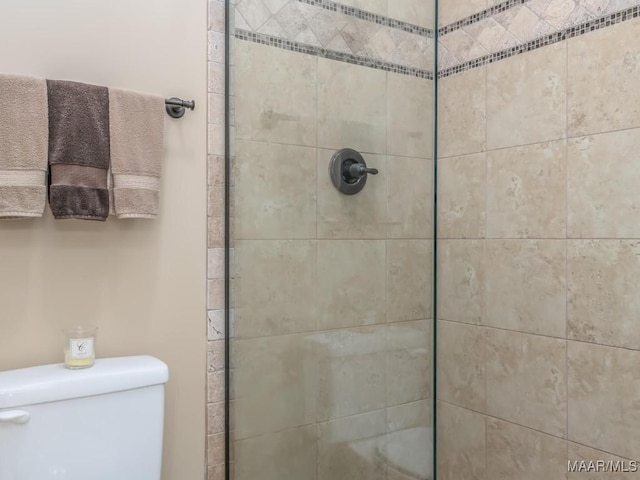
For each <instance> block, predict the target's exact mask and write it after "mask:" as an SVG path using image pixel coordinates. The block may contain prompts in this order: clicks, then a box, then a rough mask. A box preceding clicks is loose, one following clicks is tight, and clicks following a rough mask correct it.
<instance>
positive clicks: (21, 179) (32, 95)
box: [0, 74, 49, 218]
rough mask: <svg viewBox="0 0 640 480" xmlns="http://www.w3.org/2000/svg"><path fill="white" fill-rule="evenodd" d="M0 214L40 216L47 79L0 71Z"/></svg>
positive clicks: (43, 190)
mask: <svg viewBox="0 0 640 480" xmlns="http://www.w3.org/2000/svg"><path fill="white" fill-rule="evenodd" d="M0 108H2V113H1V114H0V218H29V217H41V216H42V214H43V213H44V206H45V204H46V198H47V148H48V138H49V126H48V118H47V114H48V111H47V83H46V81H45V80H44V79H39V78H33V77H24V76H18V75H6V74H0Z"/></svg>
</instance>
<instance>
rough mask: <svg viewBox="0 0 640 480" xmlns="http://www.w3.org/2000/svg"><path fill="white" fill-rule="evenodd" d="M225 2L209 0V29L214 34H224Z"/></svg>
mask: <svg viewBox="0 0 640 480" xmlns="http://www.w3.org/2000/svg"><path fill="white" fill-rule="evenodd" d="M224 15H225V13H224V2H223V1H220V0H209V10H208V17H209V25H208V29H209V30H213V31H214V32H224Z"/></svg>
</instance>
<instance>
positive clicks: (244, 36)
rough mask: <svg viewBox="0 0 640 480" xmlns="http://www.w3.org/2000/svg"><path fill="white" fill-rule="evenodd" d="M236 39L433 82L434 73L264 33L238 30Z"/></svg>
mask: <svg viewBox="0 0 640 480" xmlns="http://www.w3.org/2000/svg"><path fill="white" fill-rule="evenodd" d="M235 38H237V39H239V40H247V41H249V42H254V43H262V44H264V45H269V46H271V47H276V48H281V49H283V50H290V51H293V52H298V53H305V54H307V55H314V56H317V57H323V58H328V59H330V60H337V61H340V62H346V63H351V64H354V65H361V66H363V67H369V68H375V69H377V70H384V71H387V72H393V73H399V74H402V75H409V76H411V77H419V78H425V79H428V80H433V72H432V71H429V70H422V69H419V68H412V67H407V66H406V65H398V64H395V63H389V62H384V61H381V60H374V59H371V58H367V57H363V56H358V55H353V54H350V53H344V52H338V51H335V50H328V49H326V48H320V47H315V46H312V45H307V44H304V43H299V42H295V41H292V40H286V39H283V38H280V37H273V36H270V35H265V34H263V33H255V32H248V31H246V30H240V29H237V28H236V32H235Z"/></svg>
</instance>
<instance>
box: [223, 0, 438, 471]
mask: <svg viewBox="0 0 640 480" xmlns="http://www.w3.org/2000/svg"><path fill="white" fill-rule="evenodd" d="M346 3H347V2H345V4H346ZM397 3H401V4H402V5H397ZM258 4H259V6H258ZM357 7H358V8H354V6H351V5H342V4H338V3H334V2H327V1H304V2H303V1H289V2H287V1H280V2H273V1H272V2H269V1H264V2H248V1H246V0H244V1H240V2H237V5H236V7H235V12H234V14H235V20H234V23H235V26H236V28H235V39H234V45H233V48H232V58H231V60H232V64H233V65H232V67H231V68H232V82H233V83H232V85H231V93H232V95H233V97H232V100H233V101H232V104H233V105H234V106H235V108H234V117H235V119H234V121H233V125H232V130H233V137H234V141H233V145H232V157H231V163H232V166H231V182H230V188H231V190H230V194H231V201H230V205H229V209H230V210H229V213H230V216H231V251H230V255H231V259H232V262H231V270H230V279H229V281H230V285H231V308H232V310H231V331H230V332H229V333H230V337H231V339H230V357H231V363H230V368H231V371H230V379H231V381H230V386H229V387H230V390H229V395H230V407H231V410H230V415H231V422H230V428H231V432H230V435H231V450H232V458H231V464H232V468H231V470H230V471H231V476H230V478H234V479H237V480H255V479H260V480H316V479H317V480H358V479H362V480H377V479H389V480H399V479H405V480H409V479H423V480H424V479H432V478H433V476H432V469H433V461H432V457H433V408H432V404H433V391H432V390H433V377H434V375H433V343H434V342H433V321H432V284H433V280H432V279H433V260H432V258H433V249H434V242H433V160H432V152H433V145H432V144H433V133H432V132H433V131H434V125H433V116H434V115H433V109H434V100H433V74H432V71H433V63H434V59H433V30H432V25H431V24H432V22H433V20H432V18H433V15H432V10H433V5H430V4H428V2H423V1H415V2H411V1H405V2H392V1H391V0H389V2H387V1H386V0H385V1H382V2H381V1H376V0H366V1H362V2H357ZM344 148H350V149H353V150H355V151H356V152H358V154H360V155H361V158H362V159H363V160H364V162H366V165H367V167H368V168H373V169H377V170H378V174H377V175H374V174H373V173H366V172H363V171H360V168H359V167H358V166H357V165H355V167H353V168H351V169H350V167H352V166H353V162H351V163H349V162H347V164H346V165H342V167H341V168H338V169H336V172H337V173H335V172H334V179H337V180H341V181H343V182H346V183H347V184H351V185H353V184H356V183H359V182H361V179H360V177H361V176H364V177H366V184H365V185H364V188H362V190H361V191H359V192H358V193H353V194H345V193H343V192H341V191H340V190H339V189H338V188H336V186H335V185H334V183H333V181H332V177H331V175H330V171H329V166H330V163H331V160H332V158H334V157H335V156H336V152H338V151H339V150H341V149H344ZM353 158H356V159H358V158H360V157H357V156H355V155H353V154H350V156H349V155H348V156H346V157H345V158H344V159H346V160H352V159H353ZM348 193H351V192H348Z"/></svg>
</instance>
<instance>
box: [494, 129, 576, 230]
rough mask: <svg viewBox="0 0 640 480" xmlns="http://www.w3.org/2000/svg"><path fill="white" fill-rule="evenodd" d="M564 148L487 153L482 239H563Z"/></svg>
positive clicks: (553, 146)
mask: <svg viewBox="0 0 640 480" xmlns="http://www.w3.org/2000/svg"><path fill="white" fill-rule="evenodd" d="M566 168H567V167H566V144H565V141H564V140H561V141H558V142H550V143H541V144H536V145H529V146H525V147H515V148H507V149H503V150H494V151H490V152H488V153H487V237H488V238H565V236H566V215H567V193H566V190H567V188H566V184H567V171H566Z"/></svg>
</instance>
